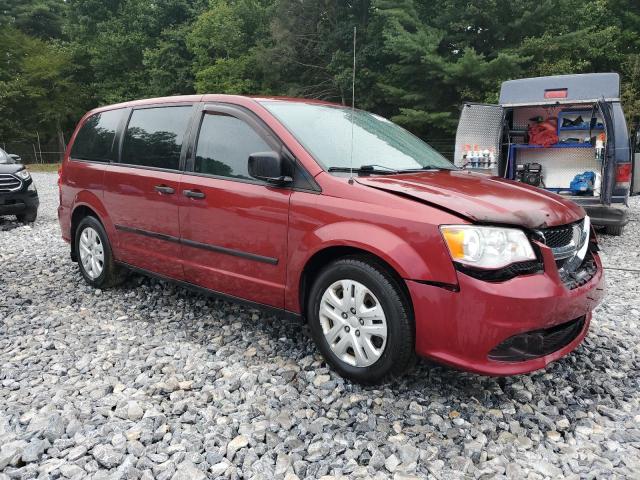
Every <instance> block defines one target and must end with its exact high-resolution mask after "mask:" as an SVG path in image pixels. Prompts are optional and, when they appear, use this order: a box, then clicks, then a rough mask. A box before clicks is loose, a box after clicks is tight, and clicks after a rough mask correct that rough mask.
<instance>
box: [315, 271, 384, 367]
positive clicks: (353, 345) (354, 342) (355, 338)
mask: <svg viewBox="0 0 640 480" xmlns="http://www.w3.org/2000/svg"><path fill="white" fill-rule="evenodd" d="M319 317H320V325H321V327H322V333H323V334H324V338H325V340H326V341H327V343H328V345H329V348H330V349H331V351H332V352H333V353H334V354H335V355H336V356H337V357H338V358H339V359H340V360H342V361H343V362H345V363H347V364H349V365H352V366H354V367H368V366H370V365H373V364H374V363H375V362H377V361H378V360H379V359H380V357H381V356H382V354H383V353H384V349H385V347H386V344H387V319H386V316H385V312H384V310H383V308H382V305H381V304H380V302H379V301H378V299H377V298H376V296H375V295H374V294H373V292H371V290H369V289H368V288H367V287H366V286H365V285H363V284H362V283H360V282H356V281H355V280H349V279H343V280H338V281H337V282H334V283H333V284H331V285H330V286H329V288H327V289H326V290H325V292H324V293H323V295H322V300H321V302H320V312H319Z"/></svg>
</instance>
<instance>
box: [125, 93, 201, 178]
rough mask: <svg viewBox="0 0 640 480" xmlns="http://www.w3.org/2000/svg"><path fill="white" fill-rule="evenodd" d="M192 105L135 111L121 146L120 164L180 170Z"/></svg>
mask: <svg viewBox="0 0 640 480" xmlns="http://www.w3.org/2000/svg"><path fill="white" fill-rule="evenodd" d="M190 117H191V106H190V105H187V106H184V107H182V106H180V107H156V108H145V109H141V110H134V111H133V113H132V114H131V118H130V119H129V125H128V126H127V132H126V134H125V137H124V144H123V146H122V157H121V159H120V162H121V163H126V164H129V165H141V166H145V167H156V168H166V169H170V170H178V169H179V167H180V150H181V149H182V142H183V140H184V136H185V133H186V130H187V125H188V124H189V118H190Z"/></svg>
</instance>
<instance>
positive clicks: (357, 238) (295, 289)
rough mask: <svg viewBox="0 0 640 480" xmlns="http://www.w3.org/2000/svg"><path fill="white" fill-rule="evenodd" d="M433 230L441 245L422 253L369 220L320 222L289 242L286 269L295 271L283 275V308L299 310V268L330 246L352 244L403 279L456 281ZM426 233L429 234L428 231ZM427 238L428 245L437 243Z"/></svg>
mask: <svg viewBox="0 0 640 480" xmlns="http://www.w3.org/2000/svg"><path fill="white" fill-rule="evenodd" d="M435 233H436V234H437V235H438V237H439V241H440V242H442V245H443V248H442V249H440V250H441V251H440V252H438V251H437V250H438V249H433V247H432V248H431V250H430V251H429V254H428V255H425V254H420V252H418V251H417V250H416V249H415V248H414V246H412V245H411V244H410V243H409V242H407V241H406V240H405V239H403V238H402V237H400V236H399V235H398V234H397V233H394V232H392V231H390V230H387V229H385V228H383V227H380V226H377V225H373V224H371V223H364V222H359V221H343V222H336V223H331V224H328V225H323V226H321V227H320V228H318V229H316V230H314V231H312V232H309V233H307V234H306V235H304V236H303V237H302V238H301V239H300V240H299V241H297V242H290V244H289V245H290V246H289V265H288V271H289V272H299V273H298V274H296V275H288V276H287V288H286V293H285V304H286V307H285V308H286V309H287V310H290V311H294V312H300V311H301V310H302V306H301V305H300V304H299V303H300V302H299V298H300V297H299V294H300V281H301V275H302V272H303V271H304V269H305V266H306V265H307V263H308V262H309V260H310V259H311V258H312V257H313V256H314V255H315V254H316V253H318V252H320V251H322V250H325V249H327V248H331V247H352V248H357V249H360V250H363V251H366V252H368V253H371V254H373V255H375V256H377V257H379V258H381V259H382V260H384V261H385V262H386V263H388V264H389V265H390V266H391V267H392V268H393V269H394V270H395V271H396V272H397V273H398V275H399V276H400V277H401V278H403V279H405V280H417V281H427V282H429V281H432V282H435V283H444V284H451V285H456V284H457V283H458V279H457V275H456V272H455V269H454V268H453V264H452V262H451V259H450V258H449V254H448V252H447V250H446V247H445V246H444V242H443V241H442V238H441V237H440V234H439V232H437V231H436V232H435ZM426 235H427V236H430V235H429V233H428V232H427V233H426ZM428 241H429V242H430V244H431V245H432V246H433V245H434V244H437V243H435V242H433V240H428ZM421 243H422V242H421ZM436 272H437V273H436Z"/></svg>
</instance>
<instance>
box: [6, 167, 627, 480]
mask: <svg viewBox="0 0 640 480" xmlns="http://www.w3.org/2000/svg"><path fill="white" fill-rule="evenodd" d="M33 177H34V179H35V182H36V185H37V187H38V191H39V194H40V201H41V207H40V212H39V217H38V220H37V221H36V223H35V224H34V225H32V226H29V225H27V226H24V225H20V224H18V223H17V222H15V220H14V219H13V218H12V217H6V218H5V217H3V218H1V219H0V299H1V300H0V405H1V406H2V408H0V480H8V479H11V480H14V479H20V478H73V479H74V480H75V479H76V478H84V477H86V478H91V479H98V480H99V479H108V480H115V479H119V480H124V479H127V480H128V479H144V480H153V479H155V478H160V479H165V480H171V479H172V478H176V479H178V480H179V479H182V478H196V479H201V478H205V477H206V478H229V479H239V478H256V479H260V478H263V479H271V478H286V479H288V480H295V479H316V478H322V477H326V478H335V479H340V478H373V479H376V480H378V479H380V480H381V479H386V478H398V479H400V478H439V479H443V480H450V479H451V480H454V479H460V478H465V479H466V478H469V479H471V478H475V479H489V478H508V479H518V480H519V479H521V478H529V479H533V480H544V479H546V478H563V477H564V478H571V479H579V478H587V479H591V478H637V477H638V475H637V472H640V457H639V456H638V445H640V414H639V413H638V412H640V373H639V372H640V248H639V246H640V240H639V238H640V214H639V213H638V212H639V210H640V198H639V197H632V198H631V199H630V205H631V206H632V210H631V212H630V213H631V216H630V223H629V225H627V227H626V230H625V233H624V235H623V236H622V237H607V236H603V235H600V237H599V240H600V246H601V249H602V258H603V262H604V265H605V268H606V271H605V274H606V277H607V289H608V293H607V297H606V299H605V300H604V302H603V303H602V304H601V305H600V306H599V307H597V309H596V310H595V312H594V317H593V320H592V323H591V328H590V332H589V335H588V336H587V338H586V340H585V341H584V343H583V344H582V345H581V346H580V347H579V348H578V349H577V350H576V351H575V352H573V353H572V354H570V355H569V356H567V357H566V358H564V359H561V360H559V361H557V362H553V363H551V364H549V365H548V366H547V367H546V368H545V369H544V370H541V371H538V372H534V373H531V374H529V375H521V376H518V377H507V378H490V377H482V376H478V375H474V374H471V373H464V372H459V371H456V370H452V369H448V368H446V367H443V366H437V365H434V364H432V363H429V362H426V361H422V362H419V363H418V365H417V367H416V369H415V370H414V371H413V372H412V373H411V374H410V375H408V376H406V377H404V378H401V379H399V380H397V381H394V382H391V383H388V384H386V385H383V386H379V387H366V388H365V387H361V386H358V385H355V384H352V383H350V382H348V381H345V380H344V379H342V378H340V377H339V376H337V375H336V374H335V373H334V372H332V371H330V370H329V369H328V367H327V366H326V363H325V362H324V361H323V360H322V358H321V357H320V355H319V354H318V352H317V350H316V348H315V347H314V346H313V344H312V343H311V341H310V340H309V339H308V338H307V337H306V336H305V335H304V334H303V332H302V330H301V329H300V327H299V326H298V325H291V324H289V323H287V322H286V321H283V320H282V319H281V318H278V317H276V316H273V315H270V314H266V313H262V312H258V311H255V310H251V309H249V308H246V307H243V306H240V305H236V304H232V303H227V302H224V301H221V300H215V299H212V298H207V297H204V296H201V295H199V294H196V293H193V292H189V291H187V290H185V289H183V288H181V287H177V286H175V285H171V284H168V283H166V282H162V281H159V280H153V279H150V278H146V277H141V276H138V275H133V274H132V275H130V276H129V277H128V279H127V281H126V282H125V283H124V284H123V285H122V286H120V287H117V288H114V289H112V290H105V291H97V290H95V289H92V288H90V287H89V286H87V285H86V284H85V282H84V280H83V279H82V278H81V276H80V274H79V272H78V269H77V266H76V265H75V264H73V263H72V262H71V260H70V259H69V247H68V245H67V244H66V243H65V242H64V241H63V240H62V239H61V238H60V229H59V226H58V223H57V212H56V209H57V205H58V199H57V196H58V191H57V186H56V179H57V175H55V174H39V173H35V174H34V175H33Z"/></svg>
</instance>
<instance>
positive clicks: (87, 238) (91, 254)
mask: <svg viewBox="0 0 640 480" xmlns="http://www.w3.org/2000/svg"><path fill="white" fill-rule="evenodd" d="M79 247H80V248H79V250H80V261H81V262H82V266H83V268H84V271H85V273H86V274H87V276H88V277H89V278H90V279H91V280H95V279H96V278H98V277H99V276H100V275H101V274H102V270H104V247H103V245H102V240H100V235H98V232H96V231H95V230H94V229H93V228H91V227H86V228H85V229H84V230H82V233H81V234H80V242H79Z"/></svg>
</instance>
